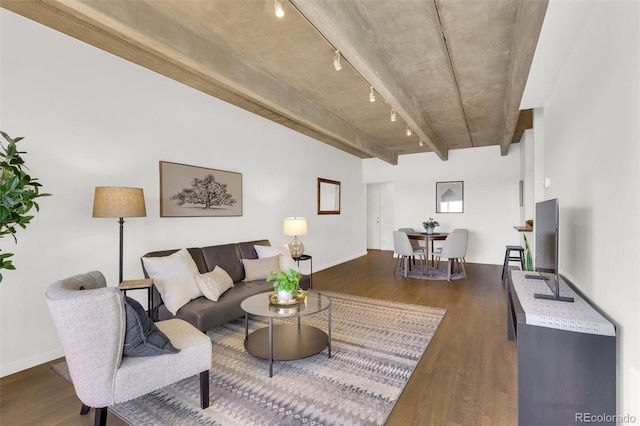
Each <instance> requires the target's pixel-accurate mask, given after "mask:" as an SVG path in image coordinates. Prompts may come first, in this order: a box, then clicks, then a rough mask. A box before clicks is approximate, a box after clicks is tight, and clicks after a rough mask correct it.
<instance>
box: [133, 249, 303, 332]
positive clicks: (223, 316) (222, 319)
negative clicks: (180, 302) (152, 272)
mask: <svg viewBox="0 0 640 426" xmlns="http://www.w3.org/2000/svg"><path fill="white" fill-rule="evenodd" d="M254 245H261V246H270V245H271V243H270V242H269V240H256V241H247V242H242V243H234V244H223V245H217V246H208V247H199V248H188V249H187V250H188V251H189V254H191V257H192V258H193V260H194V261H195V263H196V265H197V267H198V271H199V272H200V273H201V274H204V273H206V272H210V271H212V270H213V269H214V268H215V267H216V265H218V266H220V267H221V268H222V269H224V270H225V271H227V273H228V274H229V275H230V276H231V278H232V279H233V282H234V286H233V288H231V289H229V290H227V291H226V292H225V293H224V294H222V296H220V298H219V299H218V301H217V302H213V301H211V300H209V299H207V298H206V297H204V296H202V297H198V298H197V299H194V300H192V301H190V302H189V303H187V304H186V305H184V306H183V307H182V308H180V309H179V310H178V312H176V315H175V316H174V315H173V314H172V313H171V312H169V310H168V309H167V308H166V307H165V306H164V302H163V301H162V297H161V296H160V293H159V292H158V290H157V289H156V288H155V286H154V287H153V289H152V292H153V294H152V306H151V312H152V318H153V320H154V321H161V320H166V319H171V318H181V319H183V320H185V321H187V322H189V323H191V324H193V325H194V326H195V327H196V328H198V329H199V330H200V331H202V332H206V331H207V330H209V329H211V328H213V327H216V326H218V325H220V324H224V323H226V322H229V321H232V320H234V319H236V318H238V317H241V316H242V315H244V312H243V311H242V309H241V308H240V303H241V302H242V301H243V300H244V299H246V298H247V297H249V296H252V295H254V294H258V293H263V292H266V291H271V290H273V284H272V283H268V282H267V281H266V280H258V281H243V280H244V278H245V274H244V266H243V264H242V259H257V258H258V254H257V253H256V250H255V248H254ZM178 250H179V249H173V250H162V251H154V252H150V253H147V254H145V255H144V256H143V257H160V256H169V255H170V254H173V253H175V252H177V251H178ZM141 263H142V270H143V272H144V276H145V278H149V275H148V274H147V271H146V270H145V267H144V262H142V259H141ZM310 286H311V280H310V277H309V276H308V275H302V277H301V278H300V287H301V288H303V289H305V290H306V289H309V288H310Z"/></svg>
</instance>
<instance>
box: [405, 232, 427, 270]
mask: <svg viewBox="0 0 640 426" xmlns="http://www.w3.org/2000/svg"><path fill="white" fill-rule="evenodd" d="M398 231H402V232H404V233H405V234H410V233H413V232H416V230H415V229H414V228H399V229H398ZM409 242H410V243H411V247H413V250H414V251H422V252H423V253H426V247H425V246H422V245H420V242H421V241H420V240H412V239H411V238H409ZM412 260H413V264H414V265H415V264H416V258H415V256H413V257H412Z"/></svg>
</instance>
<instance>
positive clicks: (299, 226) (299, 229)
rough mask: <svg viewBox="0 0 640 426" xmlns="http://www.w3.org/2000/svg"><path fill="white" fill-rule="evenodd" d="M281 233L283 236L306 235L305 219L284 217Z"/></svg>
mask: <svg viewBox="0 0 640 426" xmlns="http://www.w3.org/2000/svg"><path fill="white" fill-rule="evenodd" d="M283 231H284V235H294V236H296V235H307V218H306V217H285V218H284V226H283Z"/></svg>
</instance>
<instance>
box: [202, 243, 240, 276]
mask: <svg viewBox="0 0 640 426" xmlns="http://www.w3.org/2000/svg"><path fill="white" fill-rule="evenodd" d="M201 251H202V257H203V258H204V261H205V264H206V265H207V270H206V271H205V272H210V271H213V270H214V269H215V267H216V266H219V267H221V268H222V269H224V270H225V271H226V272H227V273H228V274H229V275H230V276H231V279H233V282H234V283H237V282H240V281H242V280H243V279H244V268H243V267H242V262H241V261H240V251H239V250H238V246H237V245H236V244H222V245H218V246H208V247H203V248H202V249H201ZM203 273H204V272H203Z"/></svg>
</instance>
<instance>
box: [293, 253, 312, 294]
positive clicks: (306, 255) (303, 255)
mask: <svg viewBox="0 0 640 426" xmlns="http://www.w3.org/2000/svg"><path fill="white" fill-rule="evenodd" d="M293 260H295V261H296V263H297V264H298V266H300V261H301V260H302V261H305V260H308V261H309V262H310V269H309V271H310V273H309V288H313V257H312V256H311V255H309V254H302V255H300V256H296V257H294V258H293Z"/></svg>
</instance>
